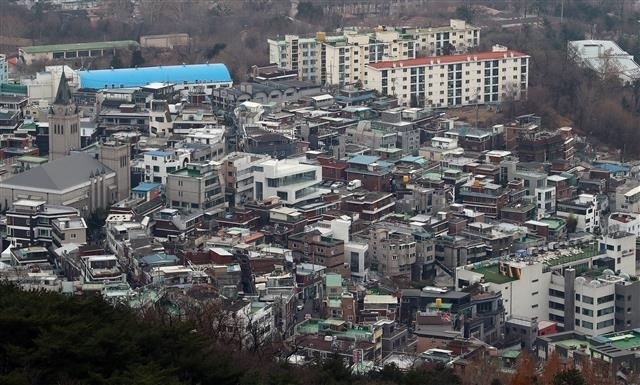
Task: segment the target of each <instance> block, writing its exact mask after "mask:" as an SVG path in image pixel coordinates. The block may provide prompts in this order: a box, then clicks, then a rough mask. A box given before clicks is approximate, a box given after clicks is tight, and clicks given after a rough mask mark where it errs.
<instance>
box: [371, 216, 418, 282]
mask: <svg viewBox="0 0 640 385" xmlns="http://www.w3.org/2000/svg"><path fill="white" fill-rule="evenodd" d="M416 256H417V255H416V241H415V239H414V237H413V236H411V235H407V234H401V233H395V232H393V231H391V230H389V229H386V228H381V227H376V228H374V229H371V231H370V232H369V258H370V260H371V261H370V263H371V269H372V270H374V271H377V272H378V274H380V275H381V276H383V277H391V278H403V279H406V280H411V269H412V267H413V264H414V263H416Z"/></svg>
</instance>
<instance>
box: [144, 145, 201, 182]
mask: <svg viewBox="0 0 640 385" xmlns="http://www.w3.org/2000/svg"><path fill="white" fill-rule="evenodd" d="M190 161H191V158H190V153H189V151H183V150H175V151H173V150H170V149H168V150H166V151H161V150H153V151H147V152H145V153H144V156H143V159H142V161H141V162H140V161H138V162H137V163H136V164H135V165H134V166H133V167H137V168H142V169H144V181H145V182H155V183H162V184H166V183H167V176H168V175H169V174H170V173H172V172H174V171H176V170H179V169H182V168H185V167H186V166H187V163H189V162H190Z"/></svg>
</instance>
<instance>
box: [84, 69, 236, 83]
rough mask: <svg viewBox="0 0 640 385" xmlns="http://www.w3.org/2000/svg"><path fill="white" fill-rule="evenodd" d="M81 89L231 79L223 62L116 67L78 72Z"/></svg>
mask: <svg viewBox="0 0 640 385" xmlns="http://www.w3.org/2000/svg"><path fill="white" fill-rule="evenodd" d="M78 75H79V77H80V87H82V88H97V89H100V88H112V87H116V88H118V87H121V86H122V87H140V86H144V85H146V84H149V83H154V82H167V83H176V84H182V83H185V82H186V83H192V84H193V83H196V81H197V82H199V83H216V82H230V81H231V75H230V74H229V70H228V69H227V66H226V65H224V64H222V63H212V64H209V63H206V64H183V65H173V66H156V67H139V68H117V69H106V70H88V71H78Z"/></svg>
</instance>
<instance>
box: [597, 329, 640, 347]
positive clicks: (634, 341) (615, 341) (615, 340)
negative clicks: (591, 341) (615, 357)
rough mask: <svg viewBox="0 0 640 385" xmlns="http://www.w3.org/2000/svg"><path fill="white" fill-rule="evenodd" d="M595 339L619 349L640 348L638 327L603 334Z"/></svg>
mask: <svg viewBox="0 0 640 385" xmlns="http://www.w3.org/2000/svg"><path fill="white" fill-rule="evenodd" d="M596 339H597V340H598V341H602V342H606V343H607V344H609V345H611V346H614V347H616V348H618V349H621V350H636V349H638V348H640V329H633V330H627V331H622V332H614V333H609V334H603V335H600V336H597V337H596Z"/></svg>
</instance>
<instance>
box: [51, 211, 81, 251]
mask: <svg viewBox="0 0 640 385" xmlns="http://www.w3.org/2000/svg"><path fill="white" fill-rule="evenodd" d="M51 238H52V241H53V244H54V245H56V246H58V247H60V246H63V245H67V244H77V245H84V244H86V243H87V224H86V223H85V221H84V218H80V217H77V218H73V217H71V218H70V217H64V218H55V219H53V220H52V221H51Z"/></svg>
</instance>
